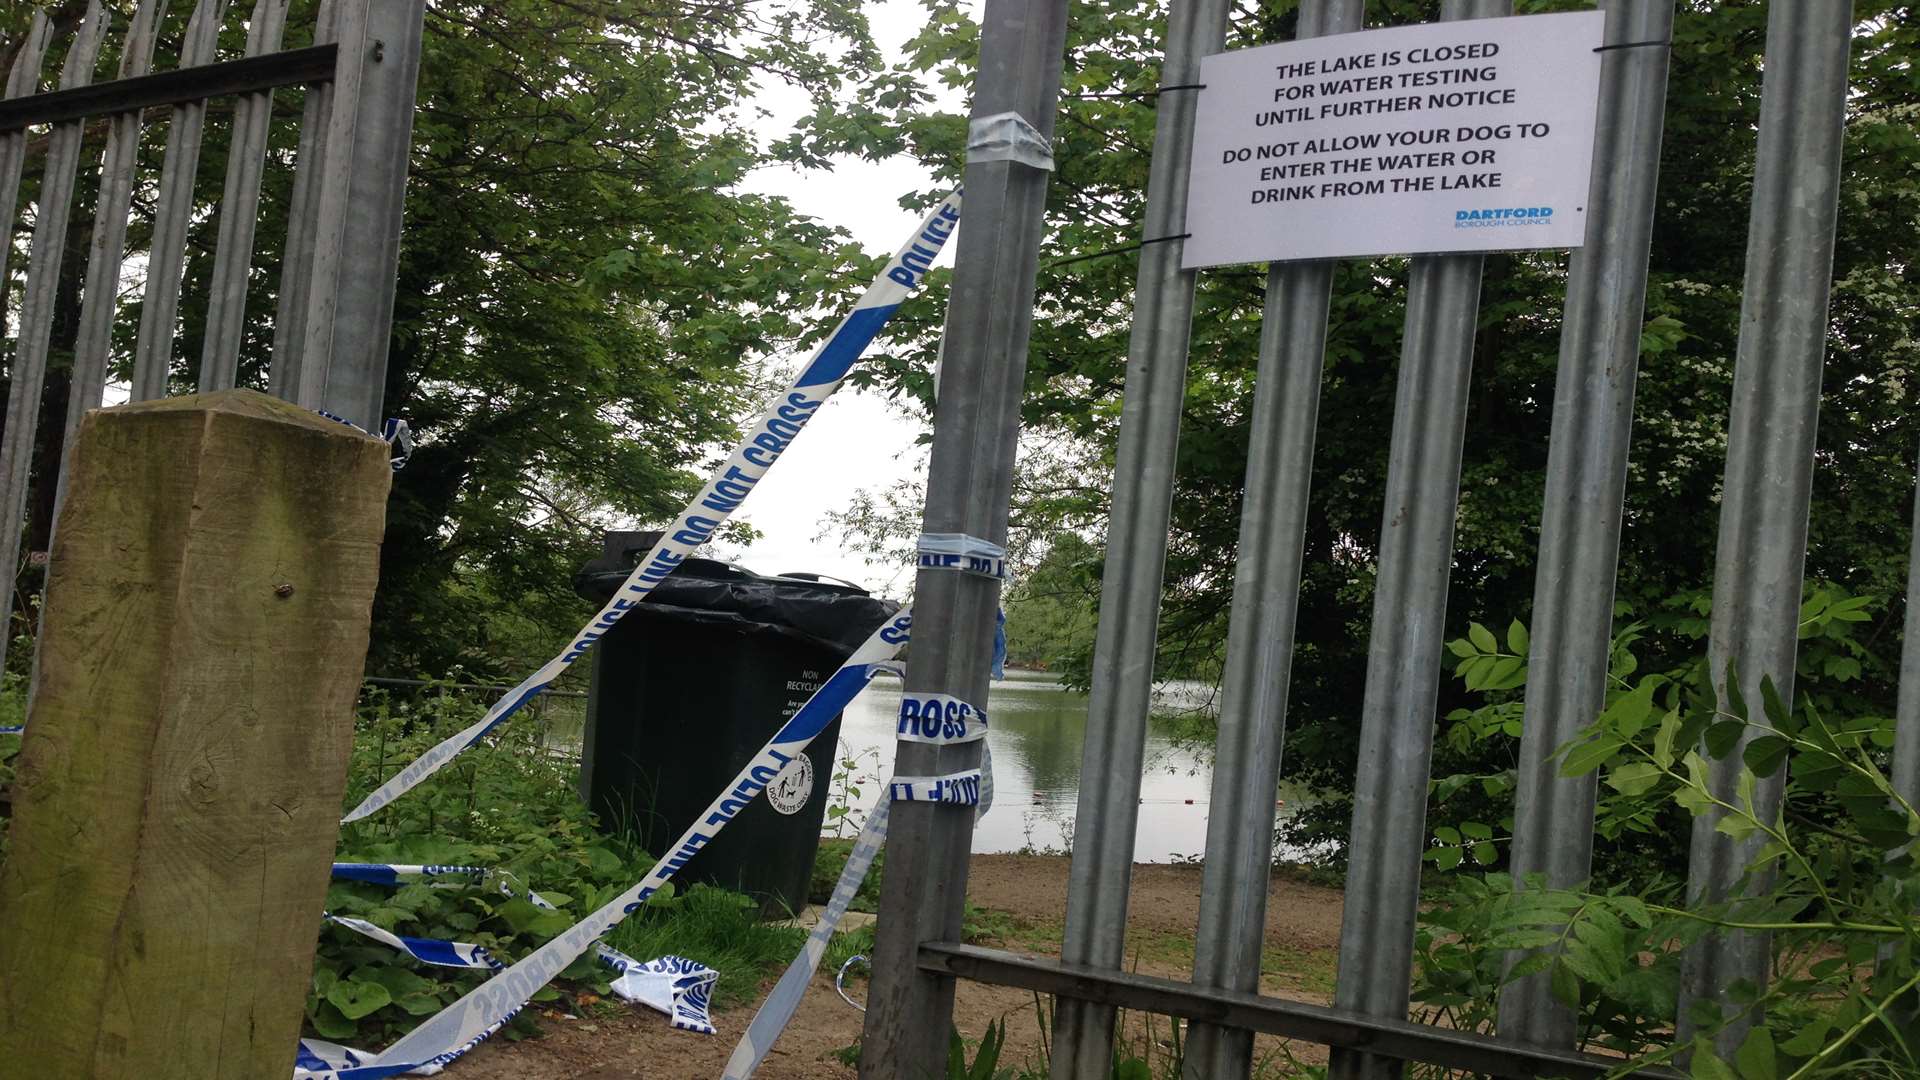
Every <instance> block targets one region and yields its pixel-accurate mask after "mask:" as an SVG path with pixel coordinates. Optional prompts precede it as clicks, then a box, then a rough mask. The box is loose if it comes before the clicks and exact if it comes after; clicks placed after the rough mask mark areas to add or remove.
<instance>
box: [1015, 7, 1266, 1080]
mask: <svg viewBox="0 0 1920 1080" xmlns="http://www.w3.org/2000/svg"><path fill="white" fill-rule="evenodd" d="M1227 12H1228V5H1227V3H1226V0H1190V2H1187V3H1176V4H1171V5H1169V8H1168V14H1167V59H1166V63H1165V64H1164V65H1163V66H1162V67H1161V70H1160V85H1161V86H1184V87H1191V86H1193V85H1194V84H1196V83H1198V82H1199V81H1200V58H1201V57H1202V56H1205V55H1207V54H1209V53H1215V52H1219V51H1220V48H1221V46H1222V45H1223V44H1224V43H1225V41H1226V36H1227ZM1198 104H1199V95H1198V94H1197V93H1195V92H1194V91H1192V90H1175V91H1168V92H1166V93H1163V94H1162V95H1160V97H1159V100H1158V103H1157V104H1156V106H1155V109H1154V112H1155V115H1156V121H1155V127H1154V135H1153V159H1152V161H1151V162H1150V165H1149V170H1150V171H1149V173H1148V176H1147V206H1146V213H1145V221H1144V222H1143V223H1142V227H1141V238H1142V239H1146V240H1159V239H1161V238H1163V237H1169V236H1179V235H1180V234H1182V233H1184V232H1186V231H1187V229H1186V221H1187V183H1188V179H1189V169H1190V167H1191V164H1192V163H1191V161H1190V159H1191V157H1192V154H1193V127H1194V112H1195V109H1196V108H1197V107H1198ZM1185 246H1186V245H1185V244H1184V243H1183V242H1182V241H1179V240H1171V241H1167V242H1165V243H1155V244H1148V245H1147V246H1146V247H1144V248H1142V249H1141V251H1140V268H1139V271H1138V273H1137V276H1136V278H1135V284H1134V301H1133V333H1132V337H1131V340H1130V341H1129V343H1128V348H1127V384H1126V391H1125V400H1124V402H1123V403H1122V406H1121V413H1120V443H1119V449H1118V457H1117V460H1116V461H1115V466H1114V477H1113V488H1112V490H1113V504H1112V509H1111V511H1110V513H1109V516H1108V525H1107V556H1106V569H1105V571H1104V573H1103V576H1102V579H1101V587H1100V625H1099V629H1098V633H1097V635H1096V636H1095V639H1094V651H1093V672H1092V694H1091V697H1090V698H1089V699H1088V701H1087V740H1086V747H1085V751H1084V757H1083V759H1082V760H1083V761H1084V762H1085V765H1084V769H1085V771H1086V773H1087V775H1089V776H1092V775H1099V776H1101V777H1104V778H1106V780H1105V782H1102V783H1098V784H1082V785H1081V786H1080V798H1079V806H1078V809H1077V811H1076V817H1075V820H1076V821H1077V822H1078V823H1079V824H1078V826H1077V828H1076V829H1075V830H1074V838H1073V861H1072V865H1071V869H1070V872H1069V885H1068V891H1067V917H1066V928H1065V933H1064V937H1063V939H1062V941H1061V951H1060V955H1061V958H1062V959H1063V960H1065V961H1066V962H1067V963H1071V964H1091V965H1094V966H1096V967H1107V968H1118V967H1119V966H1120V962H1121V959H1122V954H1123V951H1124V948H1125V944H1126V921H1127V891H1128V888H1129V885H1130V881H1131V875H1132V873H1133V840H1134V829H1135V826H1136V824H1137V822H1138V820H1139V812H1140V803H1139V799H1140V773H1141V769H1142V767H1143V764H1144V761H1145V755H1146V739H1147V713H1148V710H1149V709H1150V708H1151V707H1152V704H1153V658H1154V647H1155V643H1156V640H1157V638H1158V634H1159V624H1160V593H1161V585H1162V579H1163V577H1164V575H1165V573H1166V565H1167V521H1168V517H1169V515H1170V514H1171V512H1172V505H1173V472H1174V458H1175V455H1176V453H1177V450H1178V447H1179V441H1180V409H1181V405H1182V404H1183V403H1184V402H1185V400H1186V393H1187V341H1188V338H1189V337H1190V335H1191V333H1192V329H1193V291H1194V283H1195V281H1196V280H1197V278H1198V275H1197V274H1196V272H1195V271H1191V270H1182V269H1181V268H1180V256H1181V252H1182V250H1183V249H1184V248H1185ZM1113 1021H1114V1009H1113V1008H1112V1007H1111V1006H1106V1005H1098V1004H1095V1003H1093V1002H1086V1001H1074V1000H1071V999H1062V1000H1061V1001H1060V1002H1059V1006H1058V1012H1057V1014H1056V1021H1055V1024H1054V1046H1053V1066H1052V1075H1053V1077H1054V1080H1096V1078H1097V1080H1108V1077H1109V1076H1111V1073H1112V1065H1111V1059H1112V1056H1113Z"/></svg>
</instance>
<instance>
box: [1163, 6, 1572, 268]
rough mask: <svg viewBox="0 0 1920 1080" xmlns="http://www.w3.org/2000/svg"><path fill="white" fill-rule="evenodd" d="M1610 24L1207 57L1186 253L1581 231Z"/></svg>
mask: <svg viewBox="0 0 1920 1080" xmlns="http://www.w3.org/2000/svg"><path fill="white" fill-rule="evenodd" d="M1605 25H1606V14H1605V13H1604V12H1599V11H1582V12H1575V13H1572V14H1566V15H1523V16H1519V17H1516V18H1506V19H1469V20H1463V21H1459V22H1444V23H1425V24H1422V25H1419V26H1403V27H1395V28H1392V29H1388V30H1367V31H1362V32H1360V33H1356V34H1338V35H1335V36H1332V37H1322V38H1310V39H1308V40H1305V41H1292V42H1285V43H1282V44H1279V45H1266V46H1263V47H1261V48H1257V49H1241V50H1238V51H1236V52H1229V53H1221V54H1220V55H1218V56H1209V57H1206V58H1205V59H1204V60H1202V61H1201V62H1200V81H1201V82H1202V83H1204V84H1205V89H1203V90H1200V91H1198V93H1199V94H1200V104H1199V112H1198V118H1197V124H1196V127H1195V129H1194V139H1193V181H1192V186H1191V188H1190V190H1189V192H1188V195H1187V231H1188V232H1190V233H1192V234H1193V235H1192V236H1191V237H1190V238H1189V239H1188V240H1187V243H1186V255H1185V259H1184V265H1186V266H1188V267H1195V266H1219V265H1221V264H1223V263H1241V262H1266V261H1274V260H1283V259H1324V258H1336V257H1340V256H1349V255H1394V254H1414V253H1418V252H1434V251H1498V250H1513V249H1516V248H1553V247H1578V246H1580V243H1581V241H1582V239H1583V238H1584V237H1585V234H1586V205H1587V180H1588V173H1589V171H1590V169H1591V167H1592V164H1593V124H1594V112H1595V109H1596V108H1597V107H1598V103H1599V96H1600V54H1599V53H1597V52H1595V51H1594V48H1595V47H1596V46H1598V45H1599V44H1600V43H1601V34H1602V31H1603V29H1604V28H1605Z"/></svg>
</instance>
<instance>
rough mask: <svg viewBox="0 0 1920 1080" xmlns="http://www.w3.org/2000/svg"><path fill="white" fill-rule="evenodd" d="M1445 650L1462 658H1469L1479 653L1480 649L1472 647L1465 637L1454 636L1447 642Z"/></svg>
mask: <svg viewBox="0 0 1920 1080" xmlns="http://www.w3.org/2000/svg"><path fill="white" fill-rule="evenodd" d="M1447 651H1448V652H1450V653H1452V654H1453V655H1455V656H1458V657H1460V658H1461V659H1463V660H1471V659H1473V658H1474V657H1476V656H1479V655H1480V650H1478V649H1476V648H1474V647H1473V644H1472V642H1469V641H1468V640H1467V639H1466V638H1454V639H1453V640H1452V641H1449V642H1447Z"/></svg>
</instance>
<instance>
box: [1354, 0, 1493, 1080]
mask: <svg viewBox="0 0 1920 1080" xmlns="http://www.w3.org/2000/svg"><path fill="white" fill-rule="evenodd" d="M1512 9H1513V6H1512V3H1511V2H1510V0H1444V2H1443V3H1442V4H1441V8H1440V17H1441V18H1442V19H1443V20H1455V19H1484V18H1494V17H1498V16H1502V15H1508V14H1511V13H1512ZM1481 263H1482V258H1481V256H1479V255H1437V256H1426V257H1422V258H1418V259H1415V260H1414V261H1413V270H1412V273H1411V274H1410V275H1409V279H1408V282H1407V323H1406V334H1405V339H1404V340H1403V341H1402V342H1401V346H1400V377H1399V387H1398V390H1397V391H1396V394H1395V398H1394V410H1393V435H1392V440H1391V444H1390V448H1389V450H1388V458H1387V491H1386V506H1385V509H1384V511H1383V513H1382V518H1381V525H1380V550H1379V555H1378V563H1379V567H1380V571H1379V576H1378V578H1377V580H1376V582H1375V585H1374V595H1373V630H1372V637H1371V639H1370V641H1369V643H1368V646H1367V683H1366V694H1365V699H1364V701H1363V703H1362V706H1361V720H1360V759H1359V770H1358V774H1357V775H1356V777H1355V780H1354V792H1353V830H1352V833H1351V837H1350V840H1349V842H1348V844H1347V892H1346V896H1347V899H1346V910H1345V913H1344V915H1343V917H1342V919H1341V923H1340V972H1339V981H1338V982H1337V983H1336V984H1335V988H1334V1004H1335V1005H1336V1006H1337V1007H1339V1008H1343V1009H1354V1010H1357V1011H1360V1012H1365V1013H1369V1014H1371V1015H1374V1016H1381V1017H1392V1018H1393V1019H1395V1020H1403V1019H1405V1018H1406V1015H1407V1005H1408V1000H1409V998H1410V996H1411V993H1412V991H1411V984H1410V980H1411V978H1412V967H1413V931H1414V921H1415V919H1416V917H1417V916H1418V913H1419V906H1420V855H1421V853H1422V851H1423V850H1424V849H1425V847H1426V828H1425V824H1426V817H1427V780H1428V775H1429V772H1430V770H1431V768H1432V763H1433V722H1434V716H1433V714H1434V703H1435V700H1436V698H1437V697H1438V694H1439V690H1440V657H1441V655H1442V654H1443V653H1444V652H1445V651H1446V619H1447V580H1448V578H1449V576H1450V574H1451V571H1452V569H1453V523H1454V516H1455V513H1456V512H1457V510H1458V508H1459V504H1460V453H1461V449H1462V446H1463V444H1464V442H1465V438H1466V427H1467V390H1468V385H1469V382H1470V379H1471V375H1472V368H1473V337H1474V330H1475V327H1476V324H1477V322H1478V319H1477V309H1478V306H1479V299H1480V269H1481ZM1399 1074H1400V1064H1399V1062H1396V1061H1393V1060H1391V1059H1387V1058H1381V1057H1376V1056H1374V1055H1371V1054H1357V1053H1350V1052H1337V1053H1335V1054H1334V1055H1333V1056H1332V1058H1331V1068H1330V1069H1329V1073H1328V1075H1330V1076H1331V1077H1333V1078H1334V1080H1361V1078H1362V1077H1365V1078H1369V1080H1372V1078H1376V1077H1380V1078H1384V1077H1395V1076H1398V1075H1399Z"/></svg>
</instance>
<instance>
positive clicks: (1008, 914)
mask: <svg viewBox="0 0 1920 1080" xmlns="http://www.w3.org/2000/svg"><path fill="white" fill-rule="evenodd" d="M967 897H968V899H969V900H970V901H971V902H972V903H973V904H974V905H975V906H976V907H978V908H981V909H982V910H983V912H984V914H983V915H982V916H980V917H978V918H976V919H975V920H973V921H972V922H971V923H970V926H971V928H972V930H973V931H974V932H975V933H976V934H979V935H981V936H980V938H979V939H978V940H979V943H981V944H990V945H995V946H998V947H1001V948H1006V949H1010V950H1013V951H1016V952H1022V953H1028V954H1032V955H1038V956H1057V955H1059V942H1060V930H1061V924H1062V922H1063V920H1064V916H1065V913H1066V897H1067V860H1065V859H1064V858H1058V857H1049V856H1028V855H976V856H975V857H974V859H973V865H972V869H971V871H970V877H969V881H968V887H967ZM1199 897H1200V869H1199V868H1198V867H1194V866H1160V865H1152V866H1148V865H1142V866H1137V867H1135V868H1134V876H1133V891H1132V897H1131V901H1130V903H1129V914H1128V920H1127V927H1128V929H1127V952H1128V957H1129V959H1128V967H1129V968H1132V969H1134V970H1138V971H1140V972H1141V973H1143V974H1148V975H1161V976H1166V977H1169V978H1186V977H1187V976H1189V975H1190V974H1191V973H1192V970H1193V934H1194V926H1195V920H1196V911H1197V908H1198V906H1199ZM1340 903H1341V897H1340V893H1339V891H1338V890H1336V889H1328V888H1323V887H1320V886H1315V885H1306V884H1302V883H1300V882H1297V881H1292V880H1289V879H1286V878H1281V877H1276V878H1274V879H1273V880H1272V882H1271V884H1270V886H1269V888H1268V892H1267V932H1266V940H1265V942H1264V943H1263V950H1262V954H1263V962H1262V965H1261V968H1262V972H1263V974H1262V977H1261V989H1262V990H1263V991H1264V992H1265V993H1268V994H1273V995H1276V996H1280V997H1289V998H1294V999H1297V1000H1301V1001H1315V1002H1325V1001H1327V1000H1328V997H1329V995H1331V994H1332V991H1333V967H1334V957H1335V955H1336V953H1337V951H1338V948H1339V937H1340ZM775 977H777V973H775V974H774V975H772V976H769V977H768V979H767V980H766V981H765V982H764V983H763V985H762V986H761V988H760V989H761V993H760V994H756V995H755V999H754V1003H753V1004H750V1005H746V1006H742V1007H740V1008H736V1009H732V1010H728V1011H726V1012H723V1013H720V1014H718V1015H716V1016H715V1017H714V1022H715V1025H716V1026H717V1027H719V1029H720V1034H718V1035H715V1036H699V1035H692V1034H688V1033H686V1032H681V1031H675V1030H673V1029H671V1028H669V1027H668V1026H667V1024H666V1020H665V1018H664V1017H661V1016H659V1015H658V1014H656V1013H652V1012H649V1011H646V1010H633V1011H623V1012H621V1013H620V1014H619V1015H618V1016H616V1017H614V1018H612V1019H600V1020H592V1021H588V1020H566V1019H559V1018H555V1019H546V1020H543V1022H542V1025H543V1027H545V1028H546V1031H547V1034H546V1035H545V1036H544V1037H542V1038H538V1039H528V1040H524V1041H522V1042H518V1043H488V1044H485V1045H482V1046H481V1047H480V1048H479V1049H478V1050H476V1051H474V1052H473V1053H472V1054H470V1055H469V1056H468V1057H467V1058H466V1059H463V1060H461V1061H459V1062H457V1063H455V1064H454V1065H452V1066H450V1067H449V1068H448V1070H447V1073H446V1075H447V1076H448V1078H449V1080H508V1078H512V1080H630V1078H635V1077H674V1078H678V1077H687V1078H694V1077H715V1076H718V1075H719V1074H720V1070H721V1068H722V1067H723V1066H724V1065H725V1064H726V1060H727V1057H728V1056H729V1055H730V1054H731V1053H732V1052H733V1045H734V1043H735V1041H737V1040H738V1039H739V1037H740V1032H741V1031H742V1030H743V1029H744V1028H745V1027H746V1025H747V1022H748V1021H749V1020H751V1019H752V1018H753V1013H754V1009H755V1008H757V1007H758V1003H759V999H760V997H762V996H764V993H765V991H766V990H767V989H769V988H770V987H771V986H772V980H773V978H775ZM861 992H862V993H864V988H862V991H861ZM856 996H859V995H856ZM954 1017H955V1020H956V1022H957V1023H958V1025H959V1027H960V1031H961V1034H962V1035H964V1036H966V1037H967V1038H969V1039H977V1038H979V1037H980V1034H981V1033H982V1032H983V1031H984V1030H985V1028H986V1026H987V1023H988V1022H989V1021H992V1020H1001V1019H1004V1022H1005V1024H1006V1028H1007V1049H1006V1051H1005V1053H1003V1054H1002V1056H1001V1064H1002V1065H1003V1066H1006V1065H1015V1066H1018V1065H1023V1064H1029V1063H1033V1064H1037V1063H1038V1061H1039V1059H1040V1054H1041V1053H1042V1048H1041V1045H1040V1042H1041V1040H1040V1037H1039V1024H1038V1021H1037V1019H1036V1012H1035V1002H1034V999H1033V995H1031V994H1028V993H1026V992H1024V991H1017V990H1007V989H1002V988H999V987H991V986H981V985H978V984H974V983H968V982H964V981H963V982H962V983H960V986H959V990H958V1001H957V1004H956V1007H955V1009H954ZM860 1022H861V1014H860V1013H859V1012H857V1011H855V1010H854V1009H852V1008H850V1007H849V1006H848V1005H847V1004H846V1003H845V1002H843V1001H841V1000H840V998H839V996H838V995H837V994H835V993H834V992H833V979H832V975H831V973H823V974H822V975H821V976H819V977H818V978H816V979H815V980H814V984H813V987H812V989H811V990H810V991H809V993H808V994H807V996H806V999H805V1000H804V1001H803V1002H802V1003H801V1005H800V1011H799V1012H798V1013H796V1014H795V1016H794V1019H793V1023H792V1024H791V1025H790V1026H789V1027H788V1029H787V1032H786V1034H785V1035H784V1036H782V1037H781V1039H780V1042H779V1043H778V1044H777V1045H776V1046H775V1048H774V1050H773V1053H772V1055H771V1056H770V1057H769V1058H768V1060H767V1064H766V1065H765V1066H764V1067H763V1068H762V1069H761V1070H760V1072H759V1073H758V1074H757V1075H758V1076H760V1077H763V1078H765V1080H814V1078H842V1077H844V1078H851V1077H853V1075H854V1071H853V1069H852V1068H850V1067H848V1066H847V1065H845V1064H842V1063H841V1062H840V1061H839V1060H838V1059H837V1058H836V1057H835V1051H838V1050H841V1049H842V1048H845V1047H849V1046H852V1045H853V1044H854V1043H855V1041H856V1040H857V1039H858V1038H859V1035H860ZM1166 1033H1167V1022H1166V1020H1165V1018H1155V1020H1154V1027H1153V1030H1152V1033H1151V1035H1150V1034H1149V1032H1148V1029H1147V1022H1146V1020H1145V1018H1142V1017H1138V1016H1129V1017H1126V1018H1125V1020H1124V1026H1123V1029H1122V1035H1121V1041H1122V1043H1123V1044H1124V1045H1125V1046H1126V1047H1127V1048H1128V1050H1129V1051H1130V1052H1131V1053H1132V1054H1134V1055H1136V1056H1146V1055H1147V1054H1149V1053H1153V1054H1161V1053H1164V1052H1165V1036H1166ZM1293 1051H1294V1053H1296V1054H1298V1055H1299V1057H1300V1059H1301V1060H1302V1061H1309V1062H1318V1061H1323V1060H1325V1058H1324V1053H1323V1052H1322V1051H1320V1050H1319V1048H1317V1047H1298V1046H1296V1047H1294V1048H1293ZM1281 1052H1282V1050H1281V1048H1280V1044H1279V1042H1278V1040H1268V1039H1266V1038H1264V1037H1263V1038H1262V1039H1261V1040H1260V1041H1259V1042H1257V1043H1256V1050H1255V1057H1256V1060H1258V1059H1260V1058H1262V1057H1272V1056H1277V1055H1278V1054H1280V1053H1281Z"/></svg>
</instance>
